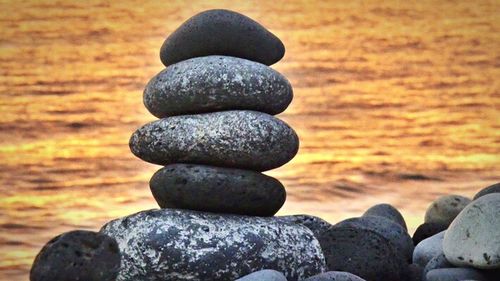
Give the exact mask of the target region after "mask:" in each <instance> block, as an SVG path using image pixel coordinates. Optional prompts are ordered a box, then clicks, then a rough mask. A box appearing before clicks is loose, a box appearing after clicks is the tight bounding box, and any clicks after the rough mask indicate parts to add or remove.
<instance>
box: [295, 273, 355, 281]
mask: <svg viewBox="0 0 500 281" xmlns="http://www.w3.org/2000/svg"><path fill="white" fill-rule="evenodd" d="M304 281H365V279H363V278H361V277H359V276H356V275H354V274H352V273H349V272H343V271H328V272H324V273H321V274H318V275H314V276H312V277H309V278H307V279H304Z"/></svg>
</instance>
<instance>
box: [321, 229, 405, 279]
mask: <svg viewBox="0 0 500 281" xmlns="http://www.w3.org/2000/svg"><path fill="white" fill-rule="evenodd" d="M319 241H320V244H321V248H322V249H323V253H324V255H325V259H326V264H327V267H328V270H329V271H345V272H350V273H353V274H355V275H357V276H359V277H361V278H364V279H366V280H370V281H398V280H400V277H401V274H402V272H403V271H404V269H405V268H406V263H405V262H404V260H403V259H402V258H400V256H399V255H398V254H397V250H396V249H395V248H394V247H393V246H392V244H391V243H390V242H389V240H387V239H386V238H384V237H383V236H382V235H380V234H378V233H377V232H375V231H373V230H371V229H367V228H359V227H354V226H333V227H331V228H330V229H329V230H328V231H327V232H325V233H323V234H322V235H321V237H320V238H319Z"/></svg>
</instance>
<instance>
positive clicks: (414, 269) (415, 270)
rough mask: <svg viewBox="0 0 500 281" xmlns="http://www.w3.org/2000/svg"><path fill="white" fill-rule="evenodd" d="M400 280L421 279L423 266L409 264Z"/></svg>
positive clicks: (412, 280) (419, 280) (417, 280)
mask: <svg viewBox="0 0 500 281" xmlns="http://www.w3.org/2000/svg"><path fill="white" fill-rule="evenodd" d="M401 280H404V281H423V268H422V267H421V266H420V265H418V264H414V263H412V264H410V265H408V267H407V269H406V274H405V276H404V278H402V279H401Z"/></svg>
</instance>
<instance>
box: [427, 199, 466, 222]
mask: <svg viewBox="0 0 500 281" xmlns="http://www.w3.org/2000/svg"><path fill="white" fill-rule="evenodd" d="M470 201H471V200H470V199H469V198H467V197H463V196H460V195H445V196H441V197H439V198H438V199H436V200H435V201H434V202H432V204H431V205H430V206H429V208H427V211H426V212H425V222H427V223H441V224H445V225H450V223H451V222H452V221H453V219H455V217H456V216H457V215H458V214H459V213H460V211H462V210H463V209H464V208H465V206H467V204H469V203H470Z"/></svg>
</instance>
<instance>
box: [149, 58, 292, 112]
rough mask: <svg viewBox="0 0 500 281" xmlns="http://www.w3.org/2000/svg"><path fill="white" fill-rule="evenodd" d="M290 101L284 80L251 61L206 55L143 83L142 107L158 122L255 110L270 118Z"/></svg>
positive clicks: (167, 69) (172, 67)
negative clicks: (200, 114) (218, 112)
mask: <svg viewBox="0 0 500 281" xmlns="http://www.w3.org/2000/svg"><path fill="white" fill-rule="evenodd" d="M292 98H293V90H292V86H291V85H290V82H288V80H287V79H286V78H285V77H284V76H283V75H281V74H280V73H278V72H277V71H275V70H273V69H272V68H270V67H268V66H266V65H264V64H261V63H257V62H253V61H249V60H245V59H240V58H235V57H226V56H208V57H200V58H193V59H189V60H185V61H182V62H179V63H176V64H174V65H171V66H169V67H168V68H166V69H164V70H163V71H161V72H160V73H158V74H157V75H156V76H155V77H153V79H151V81H149V83H148V85H147V86H146V89H145V90H144V105H145V106H146V108H147V109H148V110H149V112H151V114H153V115H154V116H156V117H158V118H163V117H167V116H173V115H182V114H196V113H206V112H213V111H223V110H242V109H248V110H255V111H261V112H265V113H268V114H271V115H275V114H278V113H281V112H283V111H284V110H285V109H286V108H287V107H288V105H289V104H290V102H291V101H292Z"/></svg>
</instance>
